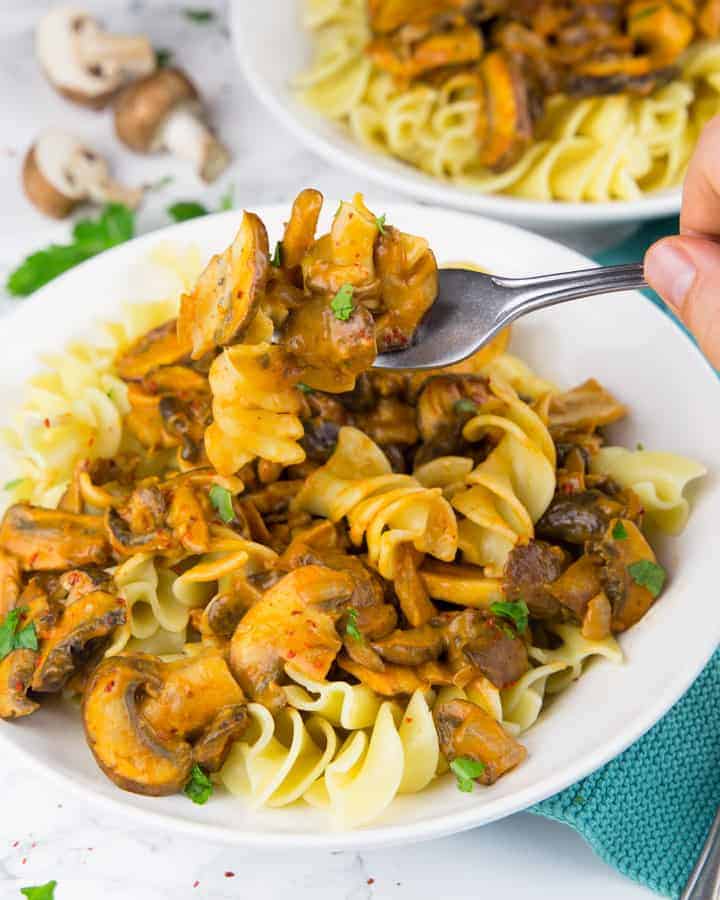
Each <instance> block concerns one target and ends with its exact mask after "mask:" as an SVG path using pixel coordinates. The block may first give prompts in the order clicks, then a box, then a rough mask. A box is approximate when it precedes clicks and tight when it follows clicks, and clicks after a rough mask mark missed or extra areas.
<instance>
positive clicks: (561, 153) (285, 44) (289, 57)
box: [231, 0, 718, 228]
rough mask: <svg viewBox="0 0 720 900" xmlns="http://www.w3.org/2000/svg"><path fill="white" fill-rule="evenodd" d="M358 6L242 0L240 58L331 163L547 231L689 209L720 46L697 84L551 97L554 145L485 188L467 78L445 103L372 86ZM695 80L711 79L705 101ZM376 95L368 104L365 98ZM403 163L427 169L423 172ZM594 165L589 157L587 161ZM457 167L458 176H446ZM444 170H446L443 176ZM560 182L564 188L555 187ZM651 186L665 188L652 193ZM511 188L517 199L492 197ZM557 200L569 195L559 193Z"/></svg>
mask: <svg viewBox="0 0 720 900" xmlns="http://www.w3.org/2000/svg"><path fill="white" fill-rule="evenodd" d="M361 6H362V0H345V2H336V0H324V2H322V3H318V2H314V3H310V4H309V6H307V7H306V6H305V4H304V3H303V2H302V0H271V2H269V3H268V4H266V5H265V6H264V7H263V8H261V9H257V10H251V9H250V8H249V7H247V6H246V5H244V4H236V5H234V6H233V8H232V10H231V24H232V30H233V39H234V41H235V45H236V48H237V56H238V61H239V63H240V65H241V67H242V69H243V72H244V74H245V75H246V77H247V78H248V80H249V82H250V84H251V86H252V87H253V88H254V89H255V91H256V92H257V93H258V95H259V96H260V98H261V99H262V100H263V102H264V103H265V104H266V105H267V106H268V107H269V108H270V109H271V110H272V111H273V112H274V113H275V114H276V115H277V116H278V117H279V118H280V119H281V120H282V121H283V122H284V124H286V125H287V126H288V127H289V128H290V129H291V130H293V131H294V132H295V133H296V134H297V136H298V137H299V138H300V139H301V140H303V141H304V142H305V143H306V144H307V145H308V146H309V147H310V148H311V149H313V150H315V151H316V152H318V153H320V154H321V155H323V156H325V157H326V158H327V159H328V160H329V161H331V162H332V163H334V164H340V165H342V166H344V167H346V168H348V169H350V170H351V171H353V172H354V173H355V174H357V175H360V176H362V177H363V178H367V179H373V180H375V181H379V182H380V183H382V184H383V185H385V186H386V187H387V188H388V189H390V190H394V191H402V192H403V193H406V194H408V195H409V196H411V197H412V198H413V199H423V200H427V201H431V202H437V203H440V204H443V205H446V206H454V207H460V208H466V209H473V210H475V211H477V212H481V213H484V214H487V215H491V216H493V217H497V218H502V219H505V220H506V221H511V222H516V223H518V224H527V223H535V224H537V225H539V226H542V227H545V228H553V227H562V226H563V225H567V224H570V223H581V224H584V225H586V226H588V227H591V226H599V225H602V224H604V223H607V222H612V221H628V222H632V221H639V220H642V219H650V218H655V217H659V216H663V215H670V214H672V213H675V212H677V211H679V208H680V190H679V188H678V187H676V186H674V185H677V183H678V181H679V180H680V179H681V177H682V172H683V168H684V165H685V163H686V161H687V158H688V155H689V152H690V150H691V148H692V146H693V145H694V141H695V140H696V137H697V134H698V131H699V128H700V126H701V125H702V123H704V122H705V121H707V119H708V118H709V117H710V116H712V115H713V114H714V111H715V109H716V106H717V102H716V100H714V99H713V98H714V97H715V96H716V93H717V92H716V90H715V87H714V85H715V83H716V70H717V65H718V52H717V49H716V48H715V49H713V48H712V47H709V48H704V47H702V46H698V47H697V48H691V51H690V52H689V55H688V60H687V63H686V69H685V71H686V74H687V78H688V81H687V83H685V82H682V81H676V82H672V83H671V84H668V85H665V86H663V87H661V88H660V89H659V90H658V92H657V96H656V97H647V98H643V97H637V98H627V97H624V96H621V95H611V96H608V97H606V98H598V99H583V100H580V101H572V103H573V104H574V105H573V108H572V113H571V114H570V113H569V112H568V109H567V104H566V103H563V101H562V100H561V99H559V98H553V99H552V102H551V103H550V106H549V109H548V112H547V115H546V117H545V124H544V126H543V128H544V129H545V131H544V133H543V141H542V142H541V143H540V144H537V145H534V146H531V147H530V149H529V150H528V151H527V153H526V154H525V156H524V157H523V158H522V159H521V160H520V161H519V162H518V163H516V164H515V165H514V166H513V167H512V168H511V169H510V170H508V171H507V172H504V173H501V174H498V175H492V174H491V175H490V176H489V177H484V178H483V180H482V184H480V188H481V189H482V190H481V189H479V188H478V178H477V176H476V175H469V174H467V173H465V174H463V173H462V172H461V170H464V169H465V168H466V163H467V162H468V161H469V160H470V159H471V158H472V156H473V153H474V152H475V151H474V149H473V148H474V146H475V143H474V141H473V137H472V131H473V127H474V126H473V124H472V123H473V121H474V113H473V112H472V108H471V107H472V104H468V102H467V101H466V100H464V99H463V95H464V93H466V90H465V89H464V88H463V85H462V84H461V83H460V82H461V81H462V76H458V83H457V85H456V86H455V87H456V88H457V90H455V88H453V89H452V90H450V94H451V95H452V97H450V99H449V103H448V104H445V101H444V100H443V99H442V97H440V94H439V93H438V91H434V90H432V89H431V88H424V87H422V86H418V87H416V88H414V89H413V90H414V92H415V93H413V91H409V92H406V93H405V94H402V93H401V94H397V91H396V90H394V89H393V88H392V85H391V84H390V83H389V81H388V79H386V78H385V77H384V76H382V75H380V76H378V77H376V78H374V79H371V82H370V88H369V89H368V78H369V77H370V69H369V63H368V66H365V67H363V65H362V61H360V63H358V65H357V66H355V64H354V63H353V62H352V60H353V59H355V60H357V59H358V58H359V55H361V54H360V50H361V48H360V47H359V44H360V43H362V40H363V39H362V35H361V36H360V37H359V38H358V37H357V35H356V34H355V33H354V32H353V27H354V26H353V24H352V23H353V22H356V21H357V11H358V9H359V7H361ZM306 8H307V9H308V13H307V20H306V19H305V10H306ZM308 23H314V24H315V25H316V27H317V28H319V29H320V30H321V31H323V30H324V29H325V28H327V30H328V35H327V40H325V45H326V48H327V49H326V52H327V56H326V57H323V56H322V52H323V51H322V49H321V58H320V60H318V59H317V54H316V46H315V42H314V41H313V34H312V33H311V31H310V30H309V29H308ZM335 23H338V24H335ZM348 29H350V34H349V36H348ZM355 32H357V28H356V27H355ZM268 48H271V50H272V52H270V53H268V52H267V50H268ZM308 73H309V74H308ZM313 73H314V74H313ZM324 73H325V74H324ZM344 76H347V77H344ZM323 77H327V89H328V93H327V95H323V93H322V80H323ZM353 79H354V81H353ZM350 82H353V83H352V84H351V83H350ZM353 85H354V86H353ZM691 85H696V86H698V85H702V89H701V90H700V94H701V95H702V96H700V97H699V98H698V99H697V101H696V100H694V99H693V98H694V97H695V93H696V92H695V91H694V88H692V87H691ZM449 87H452V86H449ZM368 90H369V93H368ZM303 91H305V92H307V93H308V95H309V96H308V97H306V100H307V99H310V100H311V105H310V106H309V105H308V103H307V102H305V101H304V100H303V97H302V94H303ZM353 91H354V92H355V93H354V94H353ZM453 91H455V93H453ZM313 92H314V93H313ZM366 93H367V95H368V96H367V100H366V102H363V103H361V102H360V101H361V96H362V95H363V94H366ZM396 94H397V96H396V100H395V101H393V100H392V98H393V97H394V96H395V95H396ZM436 94H437V95H438V96H437V97H436V96H435V95H436ZM431 95H432V96H431ZM321 96H322V97H324V99H322V100H321V99H320V97H321ZM353 97H355V98H356V103H355V106H356V107H357V114H356V115H354V117H353V122H354V125H353V128H352V129H351V128H350V127H349V126H348V124H347V122H346V120H347V116H346V115H345V118H344V119H343V118H342V116H341V115H340V113H343V114H344V113H347V112H349V109H350V107H351V106H353V100H352V98H353ZM313 98H314V99H315V101H316V102H312V101H313ZM433 98H434V99H433ZM453 98H454V99H453ZM393 102H395V106H392V103H393ZM318 103H319V104H320V105H321V106H324V107H325V109H326V110H327V109H331V108H332V107H333V104H338V106H337V113H336V118H334V119H333V118H330V119H329V118H328V117H327V115H325V114H322V113H320V112H318V111H317V108H313V107H317V105H318ZM438 104H439V106H438ZM693 104H694V105H693ZM691 105H693V110H694V112H693V113H692V115H691V113H690V106H691ZM436 106H437V108H436ZM353 108H355V107H353ZM390 109H395V110H396V113H395V114H393V116H392V122H389V121H384V122H381V121H379V120H378V116H380V118H381V119H382V118H383V117H384V116H386V115H389V113H388V112H386V111H387V110H390ZM338 116H339V117H338ZM421 120H422V121H423V122H425V121H428V122H429V123H430V124H428V128H427V133H425V131H423V134H424V137H422V136H420V137H421V138H422V139H418V140H416V139H415V137H418V135H417V128H416V127H415V125H413V123H416V125H417V123H418V122H419V121H421ZM379 132H382V133H383V134H385V135H386V137H384V138H383V139H382V141H381V142H380V143H378V141H377V139H376V138H374V137H373V135H374V134H376V133H379ZM359 135H364V136H365V138H366V140H361V139H360V137H359ZM413 135H415V137H413ZM388 140H390V141H391V143H392V142H393V141H397V142H398V143H397V146H396V147H395V150H394V151H393V152H394V154H395V156H396V157H397V158H393V157H392V156H390V155H388V152H387V141H388ZM381 145H382V146H381ZM421 147H424V148H425V149H424V150H421V149H420V148H421ZM610 147H612V151H610V149H609V148H610ZM663 148H665V149H664V150H663ZM541 157H542V159H541ZM403 159H409V160H411V161H412V162H413V163H415V164H418V163H421V165H422V169H424V170H425V171H421V169H418V168H416V167H415V165H410V164H409V163H408V162H403V161H402V160H403ZM584 160H589V162H588V163H587V165H586V163H585V162H584ZM590 170H592V172H594V174H593V176H592V178H590V176H589V175H588V172H589V171H590ZM450 171H452V172H453V173H454V174H455V175H457V178H453V179H448V178H447V172H450ZM431 172H432V173H433V174H429V173H431ZM438 173H445V175H444V177H443V178H439V177H438ZM583 173H585V174H583ZM460 179H462V183H460ZM551 180H552V182H553V184H555V187H552V188H551V187H550V181H551ZM643 180H645V183H646V184H647V185H648V186H649V187H651V188H653V189H654V193H650V194H643V192H642V190H641V187H640V183H642V182H643ZM454 182H457V183H454ZM473 182H474V183H473ZM514 183H517V185H518V188H517V191H516V194H517V196H505V195H502V194H489V193H487V191H490V190H493V191H494V190H502V189H503V188H504V187H506V186H508V185H511V184H514ZM555 196H557V197H562V201H558V200H553V199H550V198H551V197H555ZM528 198H533V199H528ZM581 200H592V201H593V202H591V203H588V202H579V201H581Z"/></svg>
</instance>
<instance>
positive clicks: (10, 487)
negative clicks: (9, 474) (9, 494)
mask: <svg viewBox="0 0 720 900" xmlns="http://www.w3.org/2000/svg"><path fill="white" fill-rule="evenodd" d="M26 480H27V479H25V478H15V479H13V480H12V481H6V482H5V484H4V485H3V490H4V491H14V490H15V488H16V487H20V485H21V484H22V483H23V481H26Z"/></svg>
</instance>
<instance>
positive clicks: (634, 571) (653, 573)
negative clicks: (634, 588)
mask: <svg viewBox="0 0 720 900" xmlns="http://www.w3.org/2000/svg"><path fill="white" fill-rule="evenodd" d="M628 572H629V573H630V577H631V578H632V580H633V581H634V582H635V584H639V585H640V586H641V587H644V588H647V589H648V590H649V591H650V593H651V594H652V595H653V597H657V596H658V595H659V594H660V591H661V590H662V589H663V585H664V584H665V579H666V578H667V572H666V571H665V569H663V567H662V566H660V565H658V564H657V563H656V562H653V561H652V560H651V559H639V560H638V561H637V562H634V563H631V564H630V565H629V566H628Z"/></svg>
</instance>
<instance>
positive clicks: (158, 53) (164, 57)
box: [155, 47, 174, 69]
mask: <svg viewBox="0 0 720 900" xmlns="http://www.w3.org/2000/svg"><path fill="white" fill-rule="evenodd" d="M173 56H174V54H173V52H172V50H170V49H168V48H167V47H156V48H155V63H156V65H157V67H158V69H166V68H167V67H168V66H169V65H170V63H171V62H172V58H173Z"/></svg>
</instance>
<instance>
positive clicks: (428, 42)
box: [365, 25, 483, 80]
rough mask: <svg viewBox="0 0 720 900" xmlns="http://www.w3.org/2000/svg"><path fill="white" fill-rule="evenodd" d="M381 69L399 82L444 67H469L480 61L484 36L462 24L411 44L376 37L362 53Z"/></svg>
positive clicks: (399, 39) (470, 26) (397, 38)
mask: <svg viewBox="0 0 720 900" xmlns="http://www.w3.org/2000/svg"><path fill="white" fill-rule="evenodd" d="M365 52H366V53H367V54H368V56H369V57H370V59H372V61H373V62H374V63H375V65H376V66H378V68H380V69H384V70H385V71H386V72H389V73H390V75H392V76H394V77H395V78H398V79H401V80H403V79H407V80H414V79H416V78H419V77H422V76H423V75H426V74H430V73H432V71H433V70H434V69H439V68H443V67H445V66H457V65H462V64H463V63H466V64H470V63H474V62H476V61H477V60H479V59H480V57H481V56H482V52H483V36H482V32H481V31H480V29H479V28H475V27H474V26H472V25H461V26H460V27H458V28H450V29H448V30H443V31H439V32H436V33H434V34H429V35H428V36H427V37H424V38H423V39H422V40H419V41H417V42H414V43H412V44H408V43H406V42H405V41H404V40H402V36H399V37H398V36H393V37H390V38H387V37H379V38H376V39H375V40H374V41H372V42H371V43H370V44H369V45H368V47H367V48H366V51H365Z"/></svg>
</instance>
